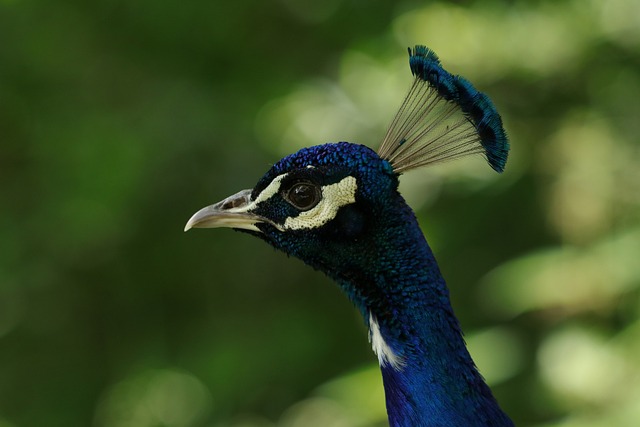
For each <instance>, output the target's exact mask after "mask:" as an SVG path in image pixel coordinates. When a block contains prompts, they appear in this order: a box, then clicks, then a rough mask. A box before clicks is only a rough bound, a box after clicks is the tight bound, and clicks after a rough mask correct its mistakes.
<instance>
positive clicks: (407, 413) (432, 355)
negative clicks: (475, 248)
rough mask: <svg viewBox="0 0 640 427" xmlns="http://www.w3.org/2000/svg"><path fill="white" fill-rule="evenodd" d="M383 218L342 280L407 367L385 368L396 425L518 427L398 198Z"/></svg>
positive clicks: (343, 272) (393, 426) (389, 404)
mask: <svg viewBox="0 0 640 427" xmlns="http://www.w3.org/2000/svg"><path fill="white" fill-rule="evenodd" d="M392 204H393V205H394V206H388V209H386V210H385V211H386V212H389V213H390V214H389V215H387V214H385V213H384V212H382V213H379V214H378V215H377V221H376V222H377V224H372V225H371V226H372V227H373V230H374V231H375V232H374V233H371V235H372V236H373V237H372V239H373V240H372V241H370V242H367V244H366V245H364V246H366V248H368V249H367V250H366V252H367V253H364V254H359V255H355V257H356V259H355V261H353V258H354V254H351V257H349V259H351V260H352V261H351V262H349V265H344V266H343V269H341V273H340V274H338V275H334V278H335V279H336V280H337V281H338V283H339V284H340V285H341V287H342V288H343V289H344V290H345V291H346V292H347V294H348V295H349V297H350V298H351V299H352V301H354V303H355V304H356V306H357V307H358V308H359V309H360V311H361V313H362V315H363V317H364V318H365V319H366V321H367V323H369V327H370V328H371V327H372V326H374V325H371V319H374V320H375V322H376V325H375V327H376V328H377V329H378V331H379V334H380V335H379V336H380V337H381V338H382V339H383V340H384V344H385V345H386V346H387V347H388V350H389V351H391V352H393V355H395V356H396V357H397V358H398V360H400V361H401V366H395V367H394V366H392V365H393V364H392V363H386V364H385V363H382V366H381V369H382V378H383V381H384V388H385V395H386V403H387V412H388V415H389V422H390V425H391V427H416V426H466V427H470V426H471V427H472V426H512V425H513V423H512V422H511V421H510V420H509V418H508V417H507V416H506V415H505V414H504V413H503V412H502V410H501V409H500V407H499V406H498V404H497V402H496V401H495V399H494V397H493V395H492V394H491V390H490V389H489V387H488V386H487V385H486V383H485V382H484V380H483V378H482V377H481V375H480V374H479V373H478V371H477V369H476V367H475V365H474V363H473V360H472V359H471V356H470V355H469V352H468V351H467V349H466V346H465V343H464V340H463V338H462V332H461V330H460V327H459V324H458V321H457V319H456V317H455V316H454V313H453V309H452V307H451V304H450V301H449V292H448V289H447V287H446V284H445V282H444V279H443V278H442V275H441V274H440V271H439V268H438V265H437V263H436V260H435V258H434V256H433V253H432V252H431V249H430V248H429V246H428V244H427V242H426V240H425V238H424V236H423V234H422V232H421V231H420V228H419V226H418V223H417V221H416V219H415V216H414V214H413V212H412V211H411V209H410V208H409V207H408V206H407V205H406V203H405V202H404V200H402V198H401V197H400V196H399V195H398V199H397V200H396V202H395V203H392Z"/></svg>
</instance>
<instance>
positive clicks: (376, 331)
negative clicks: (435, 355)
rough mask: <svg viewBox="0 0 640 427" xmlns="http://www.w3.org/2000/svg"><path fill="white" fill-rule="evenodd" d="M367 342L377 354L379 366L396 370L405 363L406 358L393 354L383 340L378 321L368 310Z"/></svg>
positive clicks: (400, 368)
mask: <svg viewBox="0 0 640 427" xmlns="http://www.w3.org/2000/svg"><path fill="white" fill-rule="evenodd" d="M369 342H370V343H371V347H372V348H373V352H374V353H375V354H376V356H378V362H379V363H380V366H387V365H389V366H391V367H392V368H393V369H395V370H396V371H400V370H402V368H404V367H405V365H406V364H407V362H406V360H404V358H403V357H402V356H398V355H397V354H395V353H394V352H393V350H392V349H391V347H389V345H388V344H387V343H386V342H385V341H384V338H383V337H382V334H381V333H380V326H379V325H378V321H377V320H376V318H375V317H374V316H373V313H371V312H369Z"/></svg>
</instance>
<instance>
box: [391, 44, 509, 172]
mask: <svg viewBox="0 0 640 427" xmlns="http://www.w3.org/2000/svg"><path fill="white" fill-rule="evenodd" d="M409 65H410V67H411V72H412V74H413V75H414V76H415V79H414V81H413V84H412V85H411V88H410V89H409V93H408V94H407V96H406V97H405V99H404V101H403V102H402V105H401V106H400V109H399V110H398V112H397V113H396V116H395V117H394V119H393V121H392V122H391V125H390V126H389V129H388V130H387V134H386V136H385V138H384V140H383V141H382V144H381V145H380V148H379V150H378V154H379V156H380V157H382V158H384V159H386V160H388V161H389V162H390V163H391V165H392V166H393V170H394V171H395V172H396V173H402V172H406V171H408V170H410V169H415V168H417V167H420V166H425V165H430V164H433V163H438V162H443V161H447V160H453V159H457V158H460V157H464V156H467V155H470V154H481V155H483V156H484V157H485V158H486V159H487V161H488V162H489V165H490V166H491V167H492V168H493V169H494V170H496V171H497V172H502V171H503V170H504V166H505V163H506V162H507V156H508V153H509V142H508V139H507V135H506V133H505V131H504V128H503V126H502V119H501V118H500V115H499V114H498V111H497V110H496V108H495V107H494V105H493V103H492V102H491V100H490V99H489V97H488V96H487V95H485V94H484V93H482V92H479V91H478V90H476V89H475V88H474V87H473V85H472V84H471V83H470V82H469V81H468V80H466V79H465V78H463V77H461V76H458V75H453V74H451V73H449V72H448V71H446V70H445V69H444V68H442V66H441V64H440V60H439V59H438V56H437V55H436V54H435V53H434V52H433V51H432V50H431V49H429V48H427V47H426V46H416V47H414V49H413V50H411V49H410V48H409Z"/></svg>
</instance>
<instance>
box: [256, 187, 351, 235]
mask: <svg viewBox="0 0 640 427" xmlns="http://www.w3.org/2000/svg"><path fill="white" fill-rule="evenodd" d="M357 189H358V184H357V182H356V179H355V178H354V177H352V176H348V177H346V178H343V179H342V180H341V181H340V182H337V183H335V184H331V185H327V186H324V187H322V200H320V203H318V204H317V205H316V206H315V207H314V208H313V209H309V210H308V211H305V212H302V213H301V214H300V215H298V216H296V217H291V218H287V220H286V221H285V223H284V228H285V229H289V230H302V229H307V230H308V229H312V228H318V227H321V226H323V225H325V224H326V223H327V222H329V221H331V220H332V219H334V218H335V217H336V214H337V213H338V210H339V209H340V208H341V207H343V206H346V205H350V204H352V203H355V201H356V190H357ZM261 195H262V194H261Z"/></svg>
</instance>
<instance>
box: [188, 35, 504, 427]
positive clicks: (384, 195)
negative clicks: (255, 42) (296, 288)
mask: <svg viewBox="0 0 640 427" xmlns="http://www.w3.org/2000/svg"><path fill="white" fill-rule="evenodd" d="M409 65H410V68H411V72H412V74H413V76H414V80H413V83H412V85H411V86H410V89H409V92H408V93H407V95H406V97H405V98H404V100H403V102H402V104H401V106H400V109H399V110H398V112H397V114H396V115H395V117H394V119H393V120H392V121H391V124H390V126H389V128H388V131H387V133H386V135H385V137H384V139H383V140H382V143H381V145H380V148H379V149H378V151H377V152H375V151H374V150H372V149H370V148H368V147H366V146H364V145H359V144H353V143H349V142H337V143H328V144H324V145H317V146H313V147H309V148H304V149H301V150H300V151H298V152H296V153H294V154H291V155H289V156H286V157H284V158H283V159H281V160H280V161H278V162H277V163H276V164H275V165H273V166H272V167H271V168H270V169H269V170H268V171H267V173H266V174H265V175H264V176H263V177H262V178H260V180H259V181H258V183H257V184H256V186H255V187H254V188H253V189H248V190H243V191H240V192H239V193H237V194H234V195H232V196H230V197H228V198H226V199H224V200H222V201H221V202H218V203H216V204H214V205H211V206H207V207H205V208H203V209H201V210H199V211H198V212H196V213H195V214H194V215H193V216H192V217H191V219H189V221H188V222H187V224H186V226H185V231H187V230H189V229H191V228H214V227H230V228H233V229H236V230H240V231H243V232H247V233H249V234H251V235H253V236H256V237H259V238H260V239H263V240H265V241H266V242H267V243H269V244H270V245H272V246H274V247H275V248H277V249H279V250H282V251H284V252H285V253H287V254H289V255H292V256H295V257H297V258H299V259H301V260H302V261H304V262H305V263H306V264H308V265H310V266H311V267H313V268H315V269H317V270H320V271H322V272H324V273H325V274H326V275H327V276H329V277H331V278H332V279H333V280H335V281H336V282H337V283H338V285H339V286H340V287H341V289H342V290H343V291H344V292H345V293H346V294H347V296H348V297H349V299H350V300H351V301H352V302H353V304H354V305H355V307H356V308H357V309H358V310H359V311H360V313H361V314H362V317H363V319H364V322H365V324H366V326H367V328H368V331H369V340H370V342H371V345H372V347H373V351H374V352H375V354H376V355H377V358H378V362H379V365H380V369H381V372H382V379H383V384H384V390H385V400H386V407H387V414H388V419H389V424H390V426H392V427H416V426H465V427H471V426H511V425H513V423H512V421H511V420H510V419H509V417H508V416H507V415H506V414H505V413H504V412H503V411H502V409H501V408H500V407H499V405H498V403H497V402H496V400H495V398H494V396H493V394H492V393H491V390H490V389H489V387H488V386H487V384H486V383H485V381H484V379H483V378H482V376H481V374H480V373H479V372H478V370H477V368H476V366H475V364H474V362H473V360H472V358H471V356H470V355H469V352H468V351H467V348H466V345H465V342H464V340H463V335H462V331H461V329H460V325H459V323H458V320H457V319H456V317H455V315H454V312H453V309H452V307H451V303H450V300H449V291H448V289H447V286H446V284H445V281H444V279H443V277H442V275H441V273H440V271H439V268H438V264H437V263H436V259H435V257H434V255H433V253H432V251H431V249H430V248H429V245H428V244H427V241H426V240H425V237H424V235H423V234H422V232H421V230H420V227H419V225H418V222H417V220H416V216H415V214H414V212H413V211H412V209H411V208H410V207H409V206H408V205H407V203H406V202H405V200H404V199H403V197H402V196H401V194H400V193H399V191H398V183H399V177H400V175H401V174H403V173H405V172H407V171H409V170H412V169H415V168H418V167H421V166H428V165H432V164H435V163H440V162H444V161H449V160H452V159H456V158H460V157H463V156H467V155H471V154H481V155H483V156H484V157H485V158H486V160H487V162H488V163H489V165H490V166H491V167H492V168H493V169H494V170H495V171H497V172H502V171H503V170H504V167H505V163H506V161H507V155H508V152H509V142H508V139H507V136H506V133H505V131H504V128H503V125H502V119H501V117H500V115H499V114H498V112H497V111H496V108H495V106H494V105H493V103H492V102H491V100H490V99H489V98H488V97H487V96H486V95H485V94H483V93H482V92H479V91H478V90H476V89H475V88H474V86H473V85H472V84H471V83H470V82H469V81H468V80H466V79H464V78H463V77H461V76H458V75H453V74H451V73H449V72H448V71H446V70H445V69H444V68H443V67H442V65H441V62H440V60H439V58H438V57H437V55H436V54H435V53H434V52H433V51H432V50H430V49H429V48H427V47H425V46H415V47H414V48H413V49H411V48H409Z"/></svg>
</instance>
